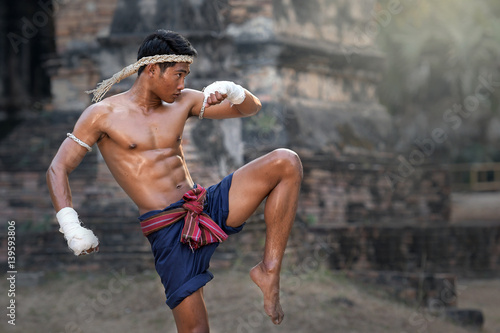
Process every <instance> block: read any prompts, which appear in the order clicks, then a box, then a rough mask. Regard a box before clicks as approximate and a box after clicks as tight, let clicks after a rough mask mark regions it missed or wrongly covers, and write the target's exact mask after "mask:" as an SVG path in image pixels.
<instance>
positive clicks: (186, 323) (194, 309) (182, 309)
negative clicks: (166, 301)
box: [172, 288, 210, 333]
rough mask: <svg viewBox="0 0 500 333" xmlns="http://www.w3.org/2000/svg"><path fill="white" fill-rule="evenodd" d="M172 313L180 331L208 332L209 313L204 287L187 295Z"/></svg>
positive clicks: (184, 332)
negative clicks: (204, 297)
mask: <svg viewBox="0 0 500 333" xmlns="http://www.w3.org/2000/svg"><path fill="white" fill-rule="evenodd" d="M172 313H173V315H174V319H175V324H176V326H177V332H178V333H208V332H209V331H210V329H209V326H208V314H207V308H206V306H205V300H204V299H203V288H200V289H198V290H197V291H196V292H194V293H193V294H191V295H189V296H188V297H186V298H185V299H184V300H183V301H182V302H181V303H180V304H179V305H177V306H176V307H175V308H174V309H173V310H172Z"/></svg>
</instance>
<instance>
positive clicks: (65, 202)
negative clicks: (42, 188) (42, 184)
mask: <svg viewBox="0 0 500 333" xmlns="http://www.w3.org/2000/svg"><path fill="white" fill-rule="evenodd" d="M46 179H47V186H48V188H49V193H50V198H51V200H52V205H53V206H54V209H55V211H56V212H58V211H60V210H61V209H63V208H64V207H73V203H72V197H71V189H70V187H69V180H68V173H67V172H65V171H64V170H62V169H61V168H57V167H55V166H53V165H51V166H50V167H49V169H48V170H47V174H46Z"/></svg>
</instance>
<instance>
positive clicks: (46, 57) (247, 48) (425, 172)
mask: <svg viewBox="0 0 500 333" xmlns="http://www.w3.org/2000/svg"><path fill="white" fill-rule="evenodd" d="M21 7H22V6H20V5H16V4H14V3H10V2H9V3H2V4H1V5H0V14H1V15H3V16H2V17H7V16H8V17H14V19H11V20H10V21H8V22H9V24H6V25H3V26H1V27H0V29H1V30H2V33H5V34H6V35H7V34H9V35H8V36H10V37H9V39H8V41H6V40H3V42H2V43H3V44H2V45H1V46H2V50H4V51H3V52H2V54H1V57H2V59H1V60H2V61H5V63H8V64H11V65H12V66H16V65H19V64H20V63H22V62H23V61H24V62H25V63H26V64H31V65H30V66H31V67H29V66H28V67H26V68H27V69H26V68H25V69H24V72H23V75H21V76H18V75H16V73H13V72H12V70H11V68H10V67H3V68H1V69H0V75H1V76H2V83H1V84H2V85H1V86H0V88H1V91H2V99H1V100H0V107H1V108H2V110H1V113H0V115H1V119H0V120H2V126H3V127H2V128H3V129H4V131H3V133H2V141H1V146H0V156H1V162H0V182H1V185H2V186H1V191H2V197H3V198H5V199H4V200H2V201H1V202H0V205H1V209H2V212H3V213H4V216H5V217H6V218H8V219H15V220H17V221H18V223H19V225H20V226H23V227H21V228H22V229H21V230H22V232H23V233H24V234H25V236H23V238H22V239H21V240H20V242H22V245H20V249H22V251H24V253H22V256H23V257H22V262H23V264H24V265H25V267H26V269H34V270H36V269H41V268H42V267H43V268H45V267H47V265H49V266H50V267H53V268H57V267H66V268H68V267H74V268H75V269H80V268H79V267H82V266H83V267H87V268H92V267H94V268H97V267H99V266H101V265H103V264H106V265H107V264H110V263H113V264H119V265H123V264H125V263H126V264H127V265H129V266H130V265H131V266H135V267H137V268H138V269H139V268H143V267H144V266H146V267H151V265H152V263H151V260H150V254H149V246H148V244H147V242H145V239H144V238H143V236H142V235H141V234H140V231H139V227H138V224H137V221H136V216H137V212H136V209H135V207H134V206H133V204H132V203H131V202H130V200H129V199H128V198H127V197H126V196H125V194H124V193H123V191H121V189H119V188H118V186H117V185H116V184H115V182H114V180H113V179H112V177H111V176H110V174H109V171H108V170H107V168H106V166H105V165H104V161H103V160H102V158H101V156H100V155H99V152H98V151H97V152H95V153H92V154H88V156H87V157H86V159H85V161H84V162H83V163H82V165H80V167H79V168H78V169H77V170H76V171H75V172H74V173H73V174H72V176H71V186H72V190H73V194H74V196H73V198H74V204H75V207H78V210H79V212H80V214H81V215H82V216H83V218H84V219H85V221H86V224H87V225H89V226H90V227H92V228H93V229H94V230H96V233H97V234H98V236H99V237H100V238H101V242H102V246H101V249H102V250H101V251H102V252H101V253H100V254H98V255H97V256H95V257H94V258H83V259H82V258H73V257H72V256H71V255H69V253H68V251H67V249H66V246H65V243H64V240H63V238H62V237H61V235H60V234H58V233H57V227H56V222H55V220H54V212H53V210H52V207H51V203H50V200H49V198H48V193H47V189H46V185H45V170H46V168H47V167H48V164H49V163H50V160H51V158H52V157H53V155H54V154H55V150H56V149H57V147H58V145H59V144H60V142H61V141H62V140H63V139H64V138H65V134H66V133H67V132H70V131H71V129H72V126H73V124H74V122H75V120H76V119H77V118H78V116H79V114H80V113H81V112H82V110H83V109H85V108H86V107H87V106H88V105H89V104H90V97H89V96H88V95H86V94H85V93H84V91H85V90H88V89H91V88H93V87H95V85H96V83H97V82H99V81H100V80H102V79H104V78H107V77H109V76H111V75H112V74H113V73H115V72H117V71H119V70H120V69H121V68H123V67H124V66H126V65H128V64H130V63H132V62H134V61H135V57H136V52H137V47H138V45H139V44H140V42H141V41H142V39H143V38H144V36H145V35H146V34H148V33H149V32H151V31H153V30H154V29H157V28H165V29H171V30H176V31H179V32H181V33H182V34H184V35H185V36H186V37H187V38H188V39H189V40H190V41H191V42H192V44H193V45H194V46H195V48H196V49H197V50H198V52H199V57H198V59H197V60H196V61H195V63H194V64H193V65H192V67H191V72H192V74H191V75H190V77H189V80H188V86H189V87H191V88H194V89H202V88H203V87H204V86H206V85H207V84H209V83H211V82H213V81H215V80H233V81H236V82H238V83H240V84H242V85H243V86H245V87H247V88H248V89H249V90H251V91H252V92H254V93H255V94H256V95H257V96H258V97H259V98H260V99H261V101H262V102H263V110H262V111H261V113H259V115H257V116H256V117H251V118H248V119H230V120H223V121H211V120H203V121H198V120H193V121H189V122H188V125H187V127H186V129H185V133H184V138H183V140H184V145H185V153H186V159H187V160H188V165H189V166H190V169H191V172H192V174H193V176H194V177H195V180H196V181H197V182H199V183H202V184H212V183H214V182H216V181H218V180H220V179H221V178H222V177H223V176H224V175H225V174H227V173H228V172H231V171H233V170H235V169H236V168H237V167H238V166H240V165H242V164H243V163H245V162H246V161H248V160H250V159H252V158H254V157H256V156H260V155H262V154H264V153H266V152H268V151H270V150H272V149H274V148H278V147H288V148H291V149H294V150H295V151H297V152H298V153H299V155H300V156H301V158H302V161H303V164H304V184H303V189H302V193H301V199H300V206H299V210H298V214H297V222H296V227H295V228H294V230H293V233H292V238H291V240H290V244H289V252H290V253H291V254H292V255H291V256H290V258H291V259H289V260H290V261H291V262H292V264H295V265H297V264H300V263H301V262H302V261H303V260H305V258H306V259H307V258H309V257H308V256H310V254H311V253H317V252H315V251H318V250H321V246H326V248H328V249H333V250H332V251H331V252H328V256H327V257H326V259H325V261H326V262H327V263H328V265H329V266H330V267H332V268H336V269H350V270H390V271H404V272H419V271H422V270H424V271H430V272H431V273H432V272H436V273H439V272H442V271H445V272H455V273H460V274H465V273H469V272H471V271H474V272H476V273H478V274H492V273H494V272H498V270H499V263H500V262H499V252H500V251H499V250H498V245H495V244H498V243H499V242H498V240H499V237H500V236H499V235H500V234H499V230H498V228H493V227H488V228H483V229H481V228H476V229H467V228H461V227H459V226H453V227H451V226H449V216H450V198H449V196H450V179H449V174H448V172H447V170H446V168H444V167H442V166H439V165H433V164H428V163H427V160H426V157H425V154H424V152H425V150H418V149H415V150H414V151H412V152H411V153H410V154H409V155H408V156H402V155H397V154H395V153H394V151H393V148H392V147H394V142H395V138H394V137H393V126H394V125H393V122H392V119H391V117H390V116H389V114H388V113H387V111H386V109H385V108H384V107H383V106H382V105H381V104H380V103H379V101H378V98H377V84H378V82H379V81H380V80H381V79H382V78H381V68H382V66H384V55H383V54H382V53H381V52H380V51H379V50H378V49H377V48H376V47H375V44H374V38H375V37H376V34H374V33H373V29H372V28H373V25H374V24H375V25H376V24H377V23H376V21H374V20H373V13H374V10H375V1H373V0H370V1H364V0H350V1H349V0H337V1H327V0H326V1H325V0H309V1H300V0H286V1H271V0H249V1H241V0H217V1H211V0H189V1H181V0H172V1H166V0H108V1H96V0H91V1H84V0H65V1H63V0H52V1H50V0H46V1H43V0H42V1H39V2H37V3H35V2H33V3H30V6H26V7H23V8H24V9H22V8H21ZM26 8H27V9H26ZM22 10H24V12H23V11H22ZM378 10H383V9H380V8H378ZM13 13H17V14H16V15H17V16H15V15H14V14H13ZM12 15H14V16H12ZM44 15H45V17H47V21H46V22H45V23H44V24H43V22H42V18H43V17H44ZM35 30H36V31H35ZM28 33H30V35H29V36H28V35H27V34H28ZM9 42H10V43H9ZM34 54H37V56H34ZM30 57H31V58H30ZM34 57H35V58H36V59H35V58H34ZM23 59H24V60H23ZM27 59H31V60H27ZM33 64H34V65H33ZM40 73H41V74H40ZM35 77H36V78H38V79H37V81H33V79H34V78H35ZM132 80H133V78H130V79H127V80H124V81H123V82H120V83H119V84H117V85H116V86H114V87H113V90H112V91H111V92H110V93H117V92H120V91H124V90H126V89H128V87H130V85H131V82H132ZM28 83H31V86H30V87H31V88H30V89H24V88H23V87H24V86H25V85H27V84H28ZM47 84H49V85H50V87H51V89H50V91H49V92H47ZM14 125H15V126H14ZM194 130H196V131H197V132H198V133H203V140H200V139H199V137H197V136H195V135H193V134H192V133H193V131H194ZM252 219H253V220H255V221H254V222H252V223H250V224H248V226H247V233H246V234H242V235H241V237H240V238H239V239H238V241H237V242H238V243H241V244H237V243H236V241H234V240H230V241H228V242H227V243H228V244H227V245H224V246H221V251H220V254H219V255H218V257H216V258H215V261H216V262H217V260H219V261H218V262H219V264H221V265H228V264H230V261H231V259H232V258H235V257H236V256H240V257H251V258H252V259H253V258H254V257H255V256H256V255H257V254H258V253H259V251H261V244H262V243H261V242H259V239H261V238H262V237H263V234H264V230H265V226H264V224H263V222H262V214H261V213H260V212H258V213H257V214H256V215H255V216H254V217H253V218H252ZM471 244H473V246H474V249H475V250H474V251H472V252H471V251H470V245H471ZM299 249H300V251H299ZM304 249H306V251H304ZM424 258H425V259H424Z"/></svg>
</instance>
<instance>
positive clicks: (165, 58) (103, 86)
mask: <svg viewBox="0 0 500 333" xmlns="http://www.w3.org/2000/svg"><path fill="white" fill-rule="evenodd" d="M162 62H187V63H190V64H191V63H192V62H193V57H192V56H188V55H177V54H159V55H154V56H151V57H144V58H141V59H139V60H138V61H137V62H135V63H133V64H132V65H128V66H127V67H125V68H124V69H122V70H121V71H119V72H118V73H116V74H114V75H113V76H112V77H110V78H109V79H106V80H104V81H102V82H101V83H99V84H97V87H96V88H95V89H92V90H88V91H86V93H87V94H93V95H94V97H93V98H92V102H99V101H100V100H101V99H102V98H103V96H104V95H105V94H106V93H107V92H108V91H109V89H111V86H112V85H113V84H115V83H118V82H120V81H121V80H123V79H125V78H127V77H129V76H130V75H132V74H134V73H137V71H139V68H141V67H142V66H145V65H149V64H156V63H162Z"/></svg>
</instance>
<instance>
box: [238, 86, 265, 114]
mask: <svg viewBox="0 0 500 333" xmlns="http://www.w3.org/2000/svg"><path fill="white" fill-rule="evenodd" d="M233 106H234V107H235V108H236V109H237V110H238V112H239V113H241V114H242V115H244V116H253V115H255V114H257V113H258V112H259V111H260V109H261V108H262V104H261V103H260V100H259V99H258V98H257V97H255V96H254V95H253V94H252V93H251V92H249V91H248V90H246V89H245V100H244V101H243V102H242V103H241V104H234V105H233Z"/></svg>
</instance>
